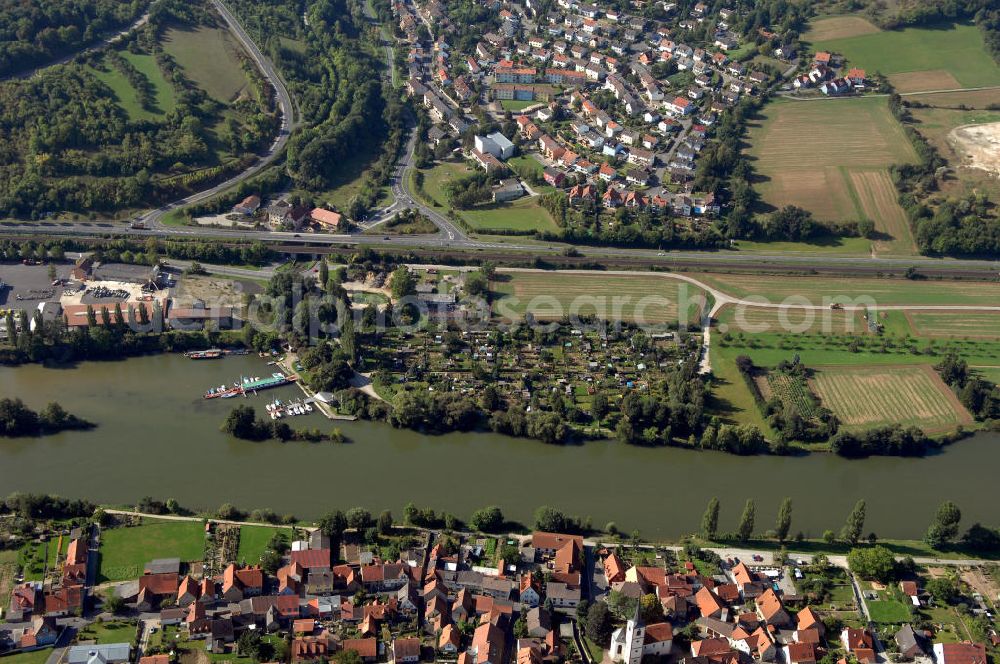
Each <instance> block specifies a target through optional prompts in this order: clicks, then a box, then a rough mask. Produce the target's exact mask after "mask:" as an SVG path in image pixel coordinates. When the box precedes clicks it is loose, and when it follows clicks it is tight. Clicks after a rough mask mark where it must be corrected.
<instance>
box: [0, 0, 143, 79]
mask: <svg viewBox="0 0 1000 664" xmlns="http://www.w3.org/2000/svg"><path fill="white" fill-rule="evenodd" d="M144 4H145V3H143V2H142V1H141V0H126V1H124V2H123V1H121V0H46V2H15V1H7V2H3V3H2V4H0V78H2V77H5V76H8V75H11V74H16V73H18V72H20V71H21V70H24V69H28V68H31V67H36V66H39V65H43V64H46V63H47V62H49V61H51V60H55V59H57V58H59V57H60V56H64V55H67V54H70V53H73V52H74V51H78V50H80V49H81V48H83V47H85V46H87V45H89V44H90V43H92V42H94V41H96V40H97V39H98V38H100V37H101V36H103V35H104V34H106V33H108V32H110V31H112V30H115V29H119V28H122V27H123V26H125V25H127V24H129V23H130V22H131V21H133V20H134V19H135V18H136V17H137V16H138V15H139V12H141V11H142V8H143V5H144Z"/></svg>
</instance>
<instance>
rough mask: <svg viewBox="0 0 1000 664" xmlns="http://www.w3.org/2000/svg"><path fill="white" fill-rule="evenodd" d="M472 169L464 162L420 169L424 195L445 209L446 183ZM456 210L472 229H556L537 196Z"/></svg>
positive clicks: (445, 163)
mask: <svg viewBox="0 0 1000 664" xmlns="http://www.w3.org/2000/svg"><path fill="white" fill-rule="evenodd" d="M472 172H473V170H472V168H471V167H470V166H469V165H468V164H465V163H461V162H444V163H441V164H437V165H435V166H434V167H433V168H431V169H429V170H426V171H423V174H424V192H425V193H426V196H425V197H424V198H426V199H429V200H428V202H430V203H434V204H436V206H437V207H439V208H442V209H447V207H448V195H447V193H446V187H447V185H448V183H449V182H450V181H452V180H454V179H455V178H460V177H462V176H464V175H468V174H469V173H472ZM456 213H457V214H458V215H459V216H460V217H461V218H462V219H463V220H464V221H465V222H466V223H467V224H468V225H469V226H470V227H471V228H472V229H473V230H474V231H476V232H482V233H488V232H489V231H495V230H501V231H502V230H513V231H533V230H539V231H542V230H547V231H554V230H556V224H555V222H554V221H553V220H552V216H551V215H550V214H549V213H548V211H547V210H545V208H543V207H542V206H541V205H540V204H539V203H538V197H529V196H525V197H524V198H519V199H517V200H516V201H512V202H509V203H498V204H493V203H490V204H486V205H480V206H477V207H476V208H474V209H472V210H456Z"/></svg>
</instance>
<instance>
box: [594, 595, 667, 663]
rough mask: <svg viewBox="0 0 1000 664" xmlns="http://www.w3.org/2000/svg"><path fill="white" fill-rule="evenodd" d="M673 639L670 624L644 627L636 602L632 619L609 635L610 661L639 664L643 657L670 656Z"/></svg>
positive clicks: (661, 623) (664, 623)
mask: <svg viewBox="0 0 1000 664" xmlns="http://www.w3.org/2000/svg"><path fill="white" fill-rule="evenodd" d="M673 639H674V630H673V627H672V626H671V625H670V623H668V622H658V623H653V624H652V625H646V624H645V623H644V622H643V620H642V616H641V615H640V614H639V602H638V601H637V602H636V605H635V614H634V615H633V616H632V618H630V619H629V621H628V622H627V623H626V624H625V626H624V627H619V628H618V629H616V630H615V631H614V633H613V634H612V635H611V648H610V649H609V650H610V654H611V659H613V660H615V661H616V662H622V664H641V662H642V658H643V656H644V655H668V654H670V649H671V647H672V646H673Z"/></svg>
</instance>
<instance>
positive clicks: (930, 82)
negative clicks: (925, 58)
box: [889, 69, 964, 92]
mask: <svg viewBox="0 0 1000 664" xmlns="http://www.w3.org/2000/svg"><path fill="white" fill-rule="evenodd" d="M889 82H890V83H892V85H893V87H894V88H896V92H926V91H928V90H955V89H957V88H961V87H964V86H963V85H962V84H961V83H959V82H958V80H957V79H956V78H955V77H954V76H953V75H952V73H951V72H949V71H945V70H944V69H928V70H924V71H908V72H902V73H900V74H892V75H890V76H889Z"/></svg>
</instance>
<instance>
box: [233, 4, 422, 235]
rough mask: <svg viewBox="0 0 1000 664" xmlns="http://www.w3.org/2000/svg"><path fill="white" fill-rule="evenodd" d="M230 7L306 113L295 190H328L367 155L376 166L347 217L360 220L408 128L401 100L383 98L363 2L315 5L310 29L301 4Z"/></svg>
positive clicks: (292, 145) (292, 154) (291, 155)
mask: <svg viewBox="0 0 1000 664" xmlns="http://www.w3.org/2000/svg"><path fill="white" fill-rule="evenodd" d="M232 7H233V9H234V10H235V11H236V13H237V14H238V15H239V18H240V21H241V22H242V23H243V24H244V25H245V26H246V27H247V29H248V31H249V32H250V34H251V35H252V36H253V37H254V39H256V40H257V41H258V43H260V44H262V45H263V46H264V50H265V52H266V53H267V55H268V56H269V57H270V58H271V60H272V62H274V63H275V65H276V66H277V67H278V69H279V70H281V72H282V75H283V76H284V78H285V81H286V82H287V84H288V87H289V91H290V92H291V93H292V96H293V97H295V99H296V101H297V104H298V107H299V110H300V112H301V115H302V120H303V124H304V125H305V126H304V128H303V129H302V130H300V131H299V132H297V133H296V134H295V135H294V136H293V137H292V138H291V140H290V141H289V144H288V158H287V165H288V172H289V174H290V176H291V177H292V180H293V183H294V185H295V186H297V187H299V188H301V189H304V190H306V191H312V192H320V191H324V190H327V189H330V188H331V186H333V185H334V184H335V183H336V182H337V181H339V180H341V179H343V177H344V172H343V171H344V168H345V165H347V166H346V167H351V166H352V165H353V166H354V167H361V166H362V165H361V164H359V163H358V159H359V158H360V157H363V156H366V155H367V156H370V157H371V159H372V161H373V162H374V163H373V164H372V166H371V168H370V169H369V171H368V174H367V175H366V177H365V180H364V182H363V184H362V187H361V189H362V193H361V195H360V196H359V197H358V199H356V201H355V202H354V203H353V204H352V208H351V209H348V210H345V212H347V215H348V216H349V217H352V218H357V217H359V216H361V215H363V214H364V213H365V212H366V210H367V209H368V208H370V207H371V206H373V205H374V204H375V201H376V199H377V195H378V190H379V188H380V187H381V186H383V185H384V184H385V183H386V182H387V181H388V178H390V177H391V174H392V170H393V167H394V164H395V159H396V155H397V154H398V152H399V150H400V149H401V147H402V137H403V129H404V121H403V107H402V105H401V104H400V102H399V100H398V98H397V97H396V96H394V95H392V94H388V93H383V89H382V85H381V83H380V82H379V81H380V70H381V67H382V66H383V63H382V62H381V61H380V60H379V59H378V56H380V55H381V51H377V52H374V53H377V55H376V54H373V51H372V50H371V49H370V45H371V39H370V35H369V34H368V32H367V27H366V24H367V21H366V19H365V18H364V14H363V11H362V8H361V5H360V3H357V2H353V1H351V0H316V1H315V2H310V3H308V4H307V6H306V11H305V15H306V16H307V17H308V26H304V25H303V22H302V20H301V18H300V17H301V14H302V7H301V6H300V3H299V2H297V1H293V0H278V1H277V2H273V3H267V4H262V3H259V2H254V1H252V0H236V1H235V2H233V3H232ZM279 35H280V36H279Z"/></svg>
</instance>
